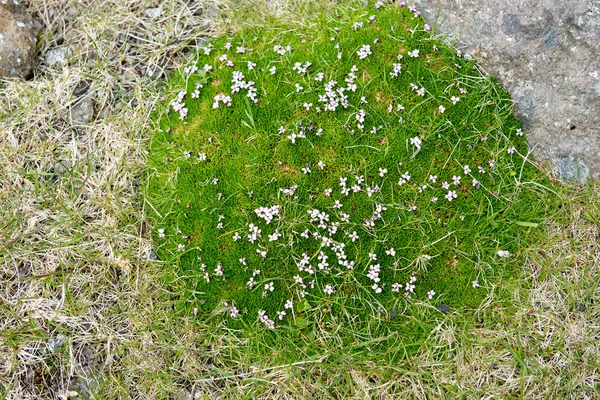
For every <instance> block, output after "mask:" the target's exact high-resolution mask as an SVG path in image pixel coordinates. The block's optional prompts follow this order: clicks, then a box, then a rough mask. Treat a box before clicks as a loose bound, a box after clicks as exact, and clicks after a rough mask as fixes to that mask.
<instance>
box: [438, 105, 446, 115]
mask: <svg viewBox="0 0 600 400" xmlns="http://www.w3.org/2000/svg"><path fill="white" fill-rule="evenodd" d="M438 111H439V113H440V114H443V113H444V111H446V107H444V106H439V107H438Z"/></svg>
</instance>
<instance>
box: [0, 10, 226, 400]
mask: <svg viewBox="0 0 600 400" xmlns="http://www.w3.org/2000/svg"><path fill="white" fill-rule="evenodd" d="M155 3H156V2H150V1H144V0H128V1H118V0H108V1H104V0H103V1H70V0H33V1H31V2H30V7H29V9H30V12H31V13H32V14H34V15H35V16H37V17H38V18H39V19H40V20H42V22H43V25H44V26H45V29H44V31H43V32H42V34H41V39H40V42H39V53H40V58H41V59H43V58H44V57H45V54H46V53H47V51H48V50H49V49H52V48H54V47H56V46H57V45H59V44H62V45H64V46H68V47H69V48H70V49H71V51H72V56H71V57H70V58H69V62H68V65H66V66H65V67H64V68H61V67H51V66H48V65H45V64H44V63H40V65H39V66H38V68H37V71H36V74H35V78H34V79H33V80H31V81H22V80H9V81H5V82H4V84H3V85H4V87H3V88H2V89H1V90H2V95H1V96H0V132H2V135H0V170H1V171H2V173H1V174H0V204H2V206H1V208H0V221H1V222H0V261H1V263H0V277H1V282H2V284H1V285H0V302H1V304H2V306H1V308H0V325H1V326H0V329H2V331H3V333H2V335H1V336H0V382H1V383H2V385H3V386H4V387H5V388H6V389H7V390H8V396H7V398H9V399H25V398H36V399H38V398H57V397H60V396H62V397H65V396H66V395H67V392H68V391H69V390H71V391H73V390H77V388H78V387H83V386H85V385H83V384H81V383H78V381H82V380H86V379H87V378H88V377H89V376H91V375H92V374H93V373H99V372H102V373H108V374H109V376H110V374H113V373H115V374H116V373H117V372H116V371H118V370H119V365H120V364H121V360H120V353H122V351H123V348H125V347H127V346H128V344H129V342H131V341H136V342H138V341H140V339H141V338H140V334H139V328H140V324H142V326H143V325H144V324H147V322H148V321H144V318H145V316H144V315H140V316H139V318H140V320H139V321H136V320H135V319H134V318H132V316H131V312H130V311H131V310H136V309H143V308H144V307H145V303H146V302H147V301H148V300H149V299H150V298H151V297H150V292H151V290H153V289H147V290H145V288H146V287H147V286H149V285H152V283H151V282H153V280H152V277H151V268H150V269H148V268H146V264H145V262H144V260H147V259H148V252H149V251H150V246H151V244H150V243H149V241H148V239H147V236H146V235H143V234H141V233H140V228H141V224H142V221H143V203H142V201H141V199H140V192H139V188H138V185H139V179H138V178H139V174H140V171H141V166H142V163H143V159H144V151H145V141H146V138H147V137H148V130H149V129H151V121H150V119H149V113H150V112H151V111H152V110H153V109H154V106H155V104H156V102H157V101H158V100H159V93H160V90H158V88H159V87H160V86H161V85H163V84H164V79H158V80H157V79H153V78H152V77H149V76H148V73H147V71H148V69H151V70H152V71H164V72H165V73H168V72H169V71H170V70H172V69H173V68H175V67H178V66H179V65H181V64H182V63H184V62H185V60H186V59H187V58H189V57H191V56H192V53H193V51H194V48H195V46H196V45H197V44H199V42H200V40H201V39H202V37H203V36H205V35H207V34H209V33H210V32H208V27H209V26H212V25H209V22H210V20H209V18H208V17H209V13H212V12H213V11H209V10H216V8H217V7H218V6H219V4H218V3H217V2H216V1H210V0H203V1H202V2H191V3H193V4H187V2H185V1H183V0H167V1H161V2H160V7H161V9H162V15H161V16H159V17H158V18H148V17H147V16H146V15H145V10H146V9H147V8H149V7H152V6H153V5H155ZM201 10H205V12H204V14H203V15H200V12H201ZM195 14H196V15H195ZM158 74H160V73H158V72H156V75H158ZM85 80H88V82H89V84H90V88H89V89H88V91H87V92H86V93H85V94H84V95H83V97H84V98H85V97H88V98H89V99H92V102H93V106H94V114H95V117H94V119H93V120H92V121H91V122H90V123H82V122H80V121H77V120H74V119H73V116H74V115H73V112H72V111H73V108H74V107H76V104H77V102H78V101H81V98H79V97H77V96H75V95H74V94H73V91H74V89H75V88H76V86H77V85H78V83H79V82H81V81H85ZM148 271H150V275H149V274H147V272H148ZM147 296H148V297H147ZM59 334H60V335H63V336H64V337H65V338H66V341H65V343H64V345H63V346H62V347H61V348H60V349H59V350H57V351H56V352H54V353H53V352H51V351H49V350H48V349H47V343H48V341H49V340H50V339H52V338H56V337H57V335H59ZM108 380H110V377H108ZM123 384H124V385H130V384H131V385H132V386H133V387H135V386H136V385H137V384H136V383H131V382H127V381H126V380H125V381H124V382H123ZM88 386H90V387H91V386H93V385H88ZM69 388H70V389H69ZM0 393H2V386H0Z"/></svg>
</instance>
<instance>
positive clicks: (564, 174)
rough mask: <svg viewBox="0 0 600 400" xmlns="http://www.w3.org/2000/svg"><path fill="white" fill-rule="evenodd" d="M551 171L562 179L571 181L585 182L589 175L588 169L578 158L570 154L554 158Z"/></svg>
mask: <svg viewBox="0 0 600 400" xmlns="http://www.w3.org/2000/svg"><path fill="white" fill-rule="evenodd" d="M553 171H554V173H555V174H557V175H558V176H560V177H561V178H562V179H564V180H565V181H567V182H571V183H585V182H586V181H587V179H588V178H589V176H590V169H589V168H588V167H587V166H586V165H585V164H584V163H583V162H582V161H581V160H580V159H575V158H573V157H571V156H565V157H560V158H558V159H557V160H554V161H553Z"/></svg>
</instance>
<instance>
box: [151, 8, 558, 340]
mask: <svg viewBox="0 0 600 400" xmlns="http://www.w3.org/2000/svg"><path fill="white" fill-rule="evenodd" d="M313 15H314V16H313V19H312V20H310V23H309V22H306V21H304V22H305V24H304V25H302V27H301V28H300V27H299V26H297V25H294V24H291V25H290V24H289V23H288V22H286V23H281V22H277V21H276V20H274V21H271V23H270V27H269V28H268V29H266V28H265V27H263V26H258V27H256V26H252V27H241V28H240V30H239V32H237V33H236V34H235V35H229V36H222V37H220V38H219V39H217V40H215V41H213V42H212V43H209V44H207V45H206V46H205V48H204V49H202V51H201V52H200V53H199V56H198V60H197V61H196V62H194V63H193V64H190V65H188V66H187V67H186V68H184V69H183V70H181V71H180V73H179V74H178V75H177V76H176V77H175V78H174V80H173V81H172V85H173V89H172V90H174V91H177V93H176V95H175V96H174V98H172V99H170V103H169V104H168V109H169V112H168V114H166V115H162V116H161V120H160V127H161V129H160V131H159V132H158V133H156V134H155V136H154V138H153V142H152V149H151V155H150V159H149V164H150V173H149V179H148V182H149V183H148V189H147V203H148V204H149V208H150V209H152V210H154V211H155V215H154V217H155V220H156V224H155V227H154V234H155V239H156V241H157V243H158V254H159V257H160V259H161V260H162V261H163V262H164V263H165V266H166V268H173V269H174V270H175V271H176V272H175V273H176V275H177V276H178V277H179V280H178V283H177V287H178V290H179V292H180V294H181V298H180V304H179V307H180V308H181V312H182V313H187V314H188V315H191V314H193V315H195V316H197V317H198V318H199V319H201V320H207V321H213V323H219V324H220V323H221V322H220V321H221V320H223V319H224V320H225V321H226V325H227V326H229V327H231V328H235V329H245V328H248V327H251V326H252V327H259V328H260V327H264V326H266V327H268V328H274V327H275V326H278V327H280V328H281V329H283V330H291V331H294V332H297V331H302V330H303V329H304V328H306V327H307V326H308V325H311V326H312V325H313V324H315V325H320V326H327V327H328V329H342V330H343V329H345V325H344V324H349V325H348V326H351V327H354V326H356V329H358V330H360V329H365V327H368V329H372V328H373V329H378V327H380V326H393V327H394V329H395V330H396V329H397V331H396V334H398V335H400V336H402V335H408V336H412V337H414V338H423V339H424V338H425V337H426V336H427V333H428V331H429V325H428V321H432V320H433V319H434V318H433V315H436V314H439V312H438V311H436V310H437V308H438V307H441V308H440V309H442V310H444V309H443V307H445V306H449V307H450V310H469V309H476V308H477V307H479V306H480V304H481V303H482V301H483V300H484V299H486V298H487V296H488V294H489V293H490V291H491V290H492V289H493V288H494V287H495V285H496V284H497V282H499V280H501V279H502V278H505V277H510V276H514V275H519V273H520V271H519V270H518V268H517V266H518V265H519V263H521V262H522V261H523V250H524V249H526V248H527V245H528V243H529V242H528V240H531V238H532V235H530V233H532V232H533V233H535V231H536V229H537V230H539V229H540V226H541V225H543V224H544V221H545V207H546V202H545V199H546V198H547V197H548V193H549V192H548V190H547V189H546V186H547V185H548V182H547V181H546V179H545V177H544V176H543V174H541V173H540V172H539V171H538V170H537V169H536V168H535V167H534V166H533V165H532V164H531V163H530V162H529V160H528V153H527V145H526V141H525V138H524V135H523V132H522V131H521V129H520V125H519V123H518V121H517V120H516V119H515V118H514V117H513V109H512V105H511V101H510V98H509V96H508V95H507V94H506V92H505V91H504V90H503V89H502V88H500V87H499V86H498V85H497V83H496V82H495V81H494V80H493V79H492V78H490V77H489V76H484V75H482V74H481V72H480V71H479V69H478V68H477V67H476V65H475V63H474V62H473V61H471V60H467V59H465V58H461V57H459V56H457V54H456V53H455V52H454V51H453V50H452V49H451V48H448V47H447V46H446V45H444V44H443V43H441V42H439V41H437V40H436V39H435V38H434V37H433V36H432V34H431V30H430V28H429V27H428V26H427V25H426V24H425V23H424V21H423V20H422V19H421V18H420V17H419V15H418V13H417V12H416V11H415V10H414V9H409V8H406V7H401V6H397V5H387V4H386V5H384V4H383V3H380V4H376V5H375V6H373V4H371V6H369V7H363V6H361V5H360V4H358V3H357V4H352V5H345V6H337V7H334V8H333V9H331V10H327V11H325V10H320V11H316V12H314V13H313ZM533 236H535V235H533ZM496 293H497V294H498V295H500V298H504V299H505V300H506V302H507V303H508V302H509V293H507V292H506V291H505V290H496ZM416 310H418V311H416ZM444 311H445V310H444ZM390 320H391V321H390ZM342 321H343V323H342ZM358 326H360V327H361V328H358ZM353 329H355V328H350V330H351V331H352V332H353V333H354V334H355V333H356V332H357V331H354V330H353ZM351 336H352V335H348V337H351Z"/></svg>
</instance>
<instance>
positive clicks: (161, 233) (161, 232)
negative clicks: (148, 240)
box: [158, 229, 165, 238]
mask: <svg viewBox="0 0 600 400" xmlns="http://www.w3.org/2000/svg"><path fill="white" fill-rule="evenodd" d="M158 237H160V238H164V237H165V230H164V229H159V230H158Z"/></svg>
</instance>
